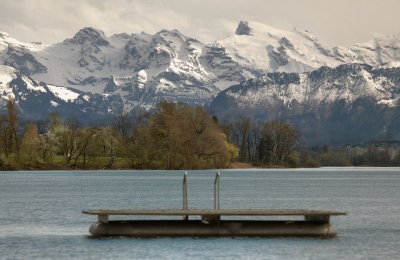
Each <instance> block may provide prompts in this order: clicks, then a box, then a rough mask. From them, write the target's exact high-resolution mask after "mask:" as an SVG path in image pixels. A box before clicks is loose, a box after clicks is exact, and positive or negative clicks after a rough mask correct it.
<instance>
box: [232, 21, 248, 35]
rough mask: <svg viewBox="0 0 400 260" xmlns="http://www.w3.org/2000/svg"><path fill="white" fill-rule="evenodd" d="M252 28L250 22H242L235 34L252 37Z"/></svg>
mask: <svg viewBox="0 0 400 260" xmlns="http://www.w3.org/2000/svg"><path fill="white" fill-rule="evenodd" d="M251 31H252V30H251V28H250V26H249V22H247V21H240V22H239V25H238V27H237V28H236V31H235V34H237V35H251Z"/></svg>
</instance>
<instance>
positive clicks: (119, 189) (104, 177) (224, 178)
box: [0, 168, 400, 259]
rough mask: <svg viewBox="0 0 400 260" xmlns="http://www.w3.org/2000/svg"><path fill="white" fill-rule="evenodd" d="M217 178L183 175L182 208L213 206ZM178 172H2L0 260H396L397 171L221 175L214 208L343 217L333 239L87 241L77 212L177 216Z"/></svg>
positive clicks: (84, 220)
mask: <svg viewBox="0 0 400 260" xmlns="http://www.w3.org/2000/svg"><path fill="white" fill-rule="evenodd" d="M214 174H215V171H192V172H189V178H188V181H189V207H190V208H211V207H213V201H212V199H213V181H214ZM182 175H183V172H182V171H168V172H167V171H88V172H83V171H71V172H67V171H56V172H2V173H0V252H1V255H0V258H5V259H21V258H26V259H32V258H41V259H43V258H49V259H55V258H57V259H71V258H83V259H92V258H93V259H110V258H119V259H121V258H126V259H132V258H137V259H188V258H191V259H216V258H225V259H233V258H235V259H236V258H239V259H240V258H242V259H257V258H263V259H265V258H267V259H268V258H274V259H276V258H278V259H294V258H296V259H310V258H315V259H364V258H368V257H369V258H380V259H382V258H384V259H398V255H399V254H400V239H399V238H400V188H399V187H400V170H399V169H396V168H389V169H380V168H365V169H357V168H346V169H337V168H330V169H313V170H305V169H300V170H268V171H266V170H248V171H246V170H243V171H238V170H236V171H222V174H221V208H277V209H279V208H295V209H303V208H304V209H326V210H339V211H346V212H348V216H344V217H333V219H332V223H333V226H334V227H335V228H336V229H337V232H338V234H339V237H338V238H335V239H311V238H307V239H299V238H269V239H261V238H234V239H232V238H220V239H216V238H210V239H191V238H173V239H168V238H163V239H132V238H108V239H90V237H88V228H89V226H90V224H91V223H92V222H93V221H94V220H95V216H87V215H83V214H81V213H80V212H81V210H84V209H128V208H136V209H137V208H150V209H151V208H180V207H181V206H182V193H181V191H182V187H181V183H182Z"/></svg>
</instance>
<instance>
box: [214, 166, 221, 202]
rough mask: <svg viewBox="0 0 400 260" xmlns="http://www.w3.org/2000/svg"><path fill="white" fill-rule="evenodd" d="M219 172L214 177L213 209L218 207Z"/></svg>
mask: <svg viewBox="0 0 400 260" xmlns="http://www.w3.org/2000/svg"><path fill="white" fill-rule="evenodd" d="M220 175H221V174H220V172H217V174H216V175H215V179H214V209H220V196H219V194H220V192H219V188H220Z"/></svg>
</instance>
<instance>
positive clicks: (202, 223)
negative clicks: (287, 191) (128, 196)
mask: <svg viewBox="0 0 400 260" xmlns="http://www.w3.org/2000/svg"><path fill="white" fill-rule="evenodd" d="M186 181H187V180H186V174H185V177H184V185H183V209H154V210H147V209H140V210H85V211H82V213H84V214H89V215H97V217H98V221H97V223H94V224H93V225H92V226H91V227H90V229H89V232H90V233H91V234H92V235H94V236H133V237H164V236H167V237H181V236H187V237H237V236H247V237H249V236H257V237H270V236H319V237H335V236H336V231H335V229H334V228H333V227H332V226H331V224H330V217H331V216H340V215H346V213H344V212H337V211H321V210H289V209H220V208H219V174H218V175H217V176H216V181H215V182H214V209H189V208H188V206H187V183H186ZM110 216H135V217H136V218H137V217H138V216H159V217H176V219H172V220H171V219H161V218H159V219H157V220H146V219H137V220H113V221H110V220H109V218H110ZM230 217H246V218H251V217H253V218H254V217H256V218H257V219H242V220H237V219H229V218H230ZM267 217H280V218H279V219H281V217H291V218H292V217H302V218H301V219H286V220H271V219H269V220H268V219H265V218H267Z"/></svg>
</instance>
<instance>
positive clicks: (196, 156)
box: [0, 98, 239, 169]
mask: <svg viewBox="0 0 400 260" xmlns="http://www.w3.org/2000/svg"><path fill="white" fill-rule="evenodd" d="M19 129H23V130H22V131H20V130H19ZM0 135H1V137H0V168H3V169H4V168H15V169H18V168H30V167H32V168H67V167H68V168H71V167H73V168H74V167H76V168H96V169H97V168H105V169H106V168H136V169H203V168H226V167H229V164H230V163H231V162H232V161H234V160H235V159H236V157H237V156H238V153H239V152H238V149H237V147H236V146H235V145H233V144H231V143H229V142H228V140H227V137H226V135H225V133H224V132H223V131H222V129H221V128H220V127H219V125H218V123H217V122H216V121H215V120H214V119H213V117H212V116H211V115H210V114H209V113H207V112H206V111H205V110H204V109H203V108H202V107H192V106H189V105H186V104H182V103H171V102H161V103H160V104H159V105H158V107H157V108H156V109H155V110H154V111H150V112H149V111H146V110H143V109H134V110H132V111H130V112H129V113H123V114H121V115H118V116H115V117H114V118H113V119H112V120H110V122H107V123H106V124H104V125H102V126H91V127H81V126H80V124H79V123H78V122H77V121H75V120H64V119H63V118H62V117H61V116H60V115H58V114H56V113H51V114H50V115H49V117H48V119H47V120H46V122H44V123H42V124H38V123H32V122H31V123H26V124H25V125H24V126H23V127H19V121H18V117H17V109H16V105H15V101H14V100H13V99H12V98H9V100H8V101H7V113H5V114H2V115H1V116H0Z"/></svg>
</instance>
